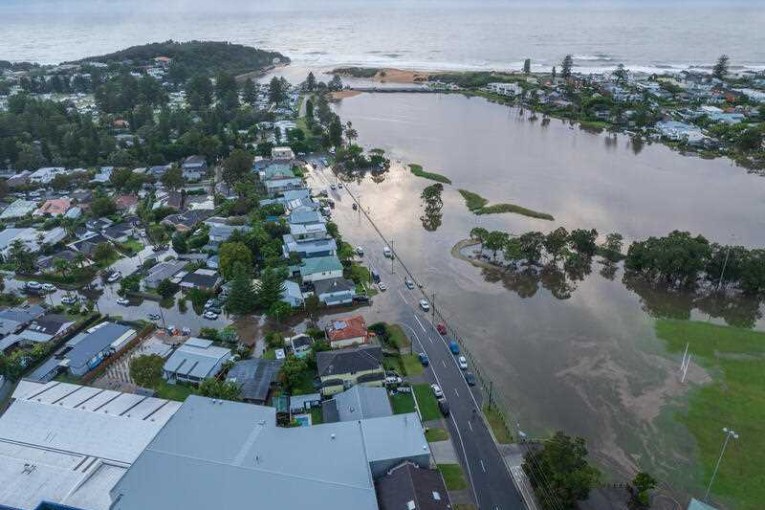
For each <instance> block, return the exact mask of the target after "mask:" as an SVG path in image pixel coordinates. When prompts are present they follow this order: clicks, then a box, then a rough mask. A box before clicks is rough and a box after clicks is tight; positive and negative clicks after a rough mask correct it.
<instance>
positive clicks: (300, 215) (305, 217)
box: [287, 207, 326, 225]
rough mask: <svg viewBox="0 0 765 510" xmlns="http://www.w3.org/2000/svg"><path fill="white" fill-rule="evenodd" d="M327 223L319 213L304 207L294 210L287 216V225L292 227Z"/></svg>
mask: <svg viewBox="0 0 765 510" xmlns="http://www.w3.org/2000/svg"><path fill="white" fill-rule="evenodd" d="M325 222H326V220H325V219H324V217H323V216H322V215H321V213H320V212H319V211H317V210H315V209H309V208H304V207H301V208H299V209H295V210H293V211H292V212H290V213H289V215H288V216H287V223H289V224H290V225H309V224H315V223H325Z"/></svg>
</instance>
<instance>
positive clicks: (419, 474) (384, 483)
mask: <svg viewBox="0 0 765 510" xmlns="http://www.w3.org/2000/svg"><path fill="white" fill-rule="evenodd" d="M375 486H376V488H377V502H378V503H379V505H380V510H406V509H409V508H411V509H417V510H447V509H449V508H451V503H450V501H449V494H448V493H447V492H446V485H445V484H444V480H443V478H442V477H441V473H440V472H439V471H436V470H434V469H424V468H420V467H418V466H417V465H416V464H413V463H411V462H404V463H402V464H400V465H398V466H396V467H395V468H393V469H391V470H390V471H389V472H388V474H387V475H386V476H384V477H382V478H380V479H379V480H377V482H376V483H375Z"/></svg>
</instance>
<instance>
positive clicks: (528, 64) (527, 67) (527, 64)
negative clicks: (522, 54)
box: [523, 58, 531, 75]
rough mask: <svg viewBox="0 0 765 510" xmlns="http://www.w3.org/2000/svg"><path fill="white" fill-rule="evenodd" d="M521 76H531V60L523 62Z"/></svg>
mask: <svg viewBox="0 0 765 510" xmlns="http://www.w3.org/2000/svg"><path fill="white" fill-rule="evenodd" d="M523 74H527V75H528V74H531V59H530V58H527V59H526V60H524V61H523Z"/></svg>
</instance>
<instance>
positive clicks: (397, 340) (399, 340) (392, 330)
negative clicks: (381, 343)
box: [385, 324, 412, 349]
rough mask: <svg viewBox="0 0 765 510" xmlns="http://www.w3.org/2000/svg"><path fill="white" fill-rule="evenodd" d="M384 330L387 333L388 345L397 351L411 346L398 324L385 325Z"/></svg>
mask: <svg viewBox="0 0 765 510" xmlns="http://www.w3.org/2000/svg"><path fill="white" fill-rule="evenodd" d="M385 330H386V331H387V332H388V339H389V341H390V343H391V344H393V345H394V346H395V347H396V348H397V349H406V348H408V347H409V346H410V345H412V343H411V342H410V341H409V338H408V337H407V336H406V334H405V333H404V330H403V329H401V326H399V325H398V324H386V326H385Z"/></svg>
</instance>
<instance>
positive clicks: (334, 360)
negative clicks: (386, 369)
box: [316, 345, 383, 377]
mask: <svg viewBox="0 0 765 510" xmlns="http://www.w3.org/2000/svg"><path fill="white" fill-rule="evenodd" d="M382 358H383V355H382V349H381V348H380V347H378V346H375V345H364V346H361V347H350V348H348V349H338V350H334V351H321V352H317V353H316V366H317V369H318V372H319V377H328V376H332V375H340V374H348V373H351V372H363V371H366V370H376V369H380V368H381V367H382Z"/></svg>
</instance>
